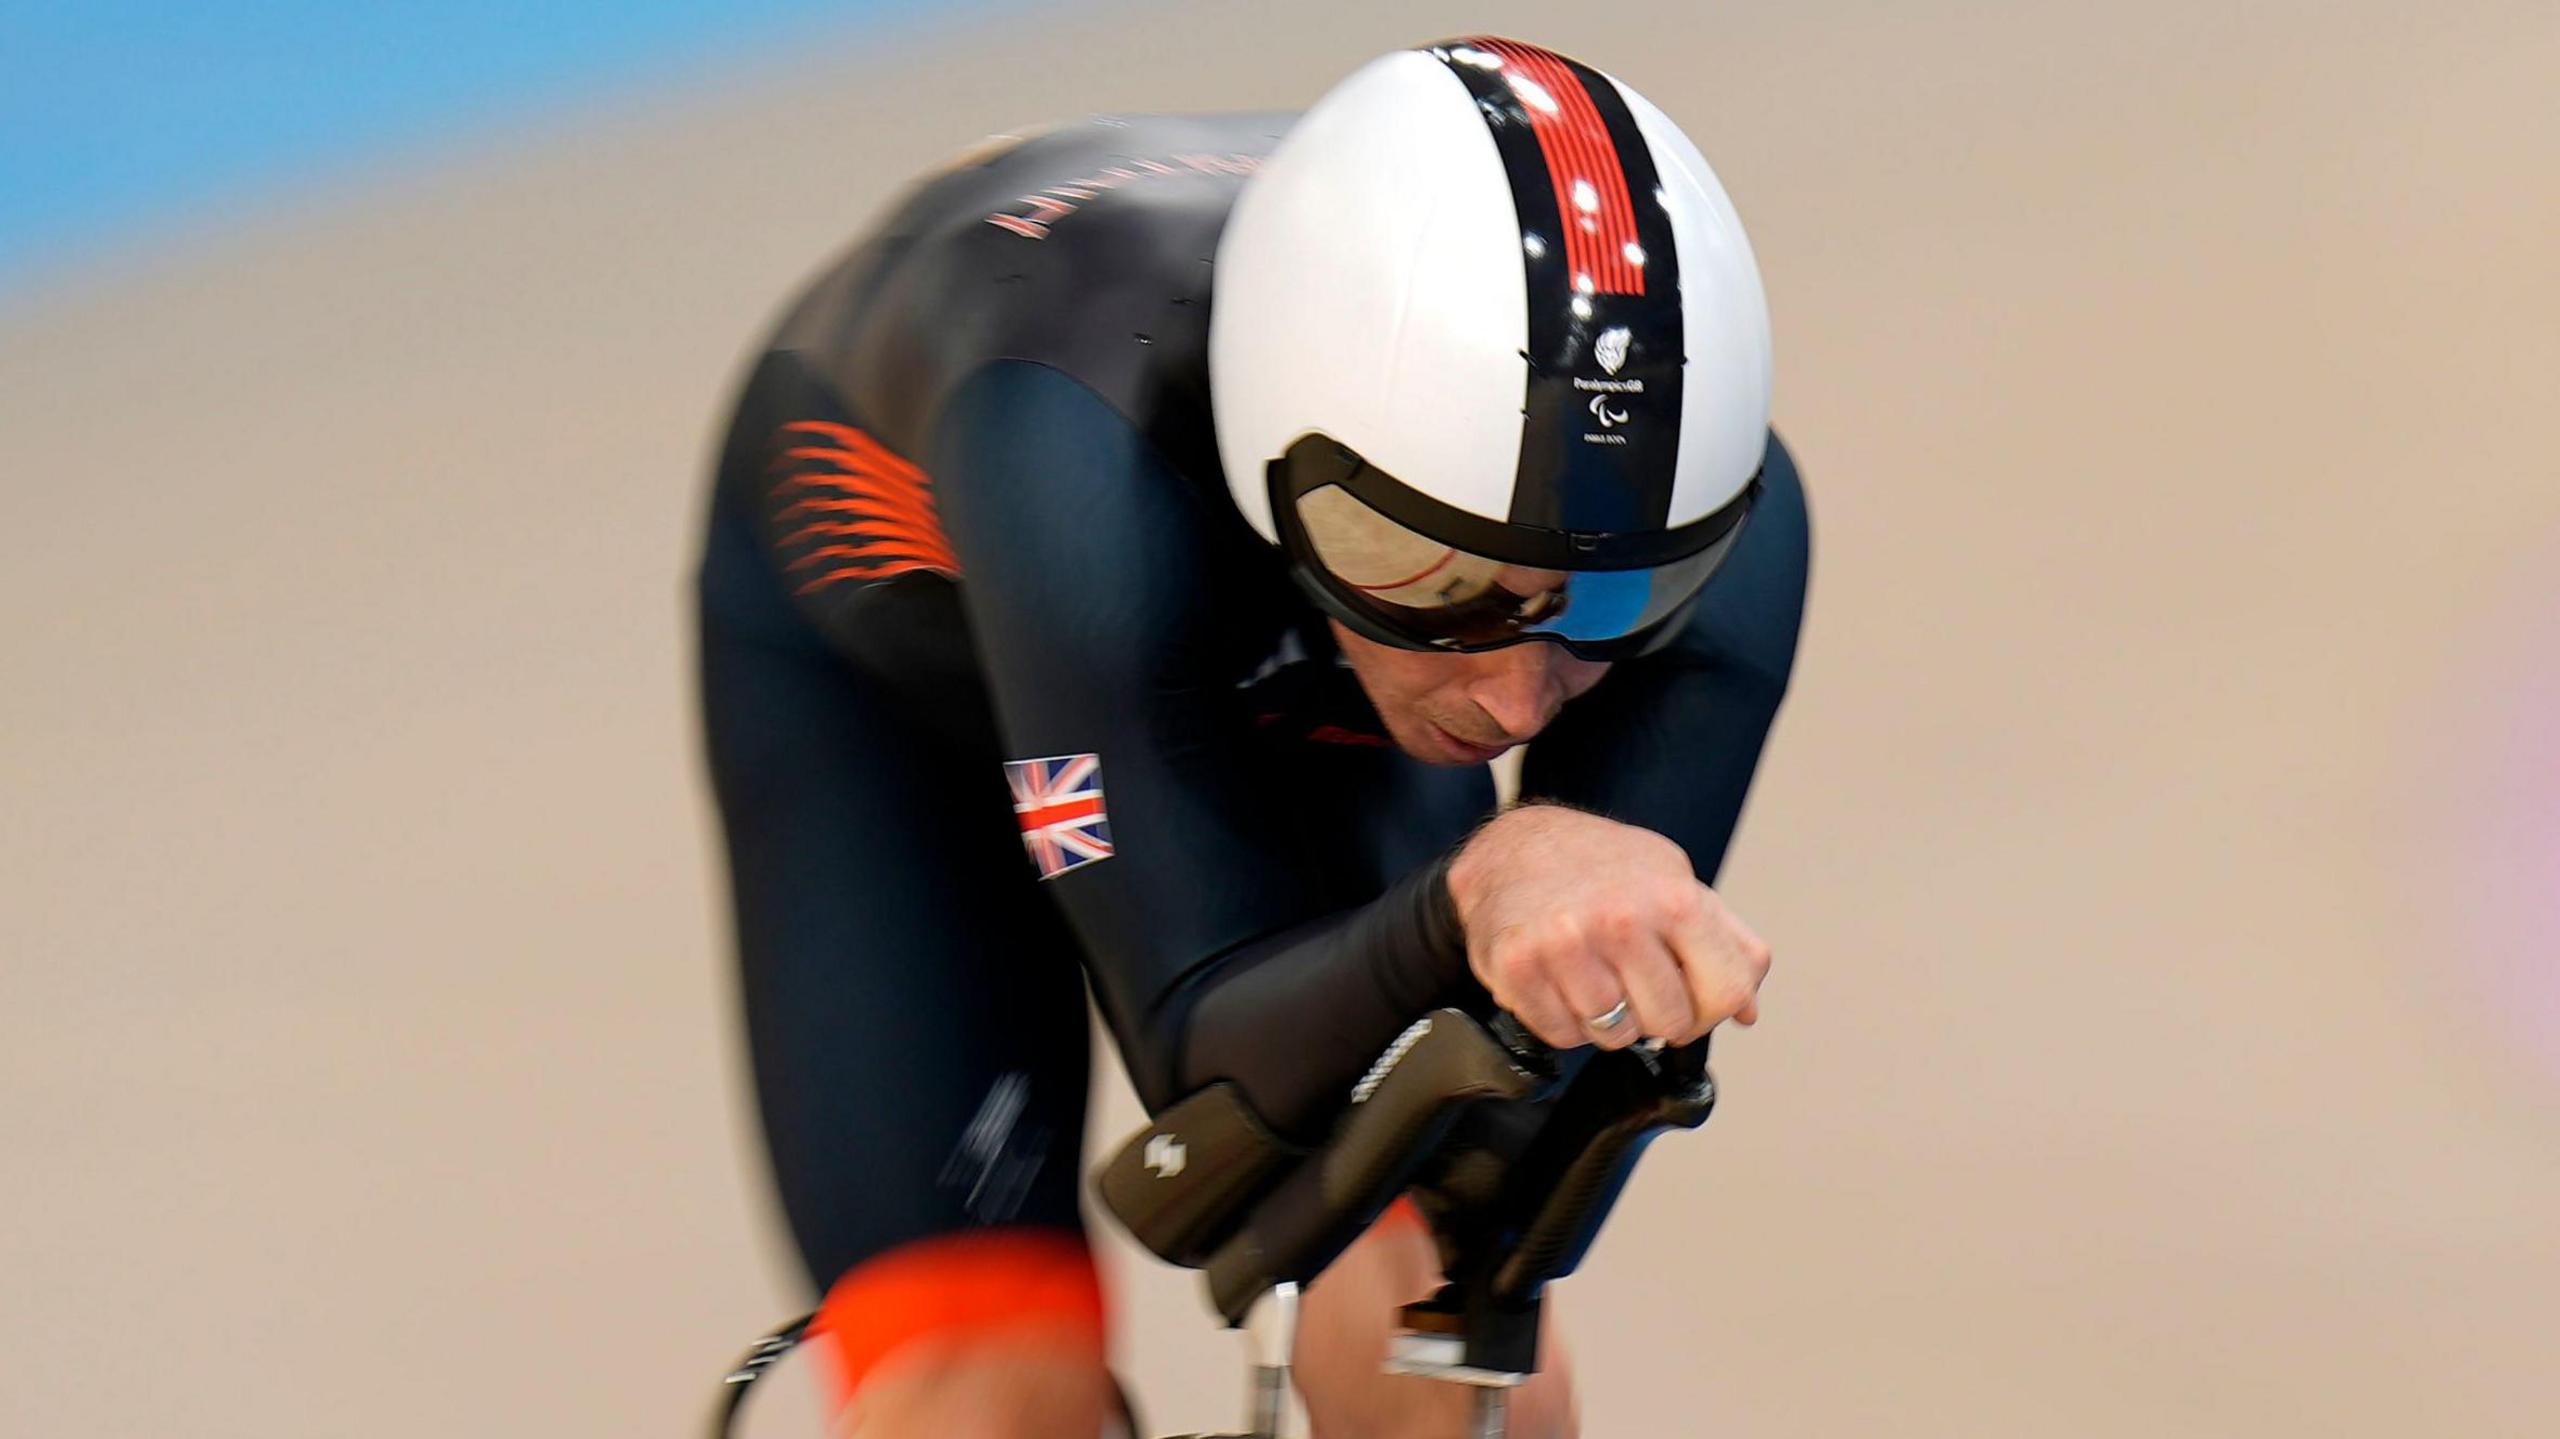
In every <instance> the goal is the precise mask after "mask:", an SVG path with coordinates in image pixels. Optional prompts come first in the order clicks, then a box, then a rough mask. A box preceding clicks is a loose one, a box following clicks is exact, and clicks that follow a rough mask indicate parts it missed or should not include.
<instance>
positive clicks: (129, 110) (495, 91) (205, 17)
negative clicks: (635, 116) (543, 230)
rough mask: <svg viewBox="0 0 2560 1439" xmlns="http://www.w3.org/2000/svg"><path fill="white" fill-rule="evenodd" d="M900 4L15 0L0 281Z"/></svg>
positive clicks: (1, 161) (838, 0) (6, 36)
mask: <svg viewBox="0 0 2560 1439" xmlns="http://www.w3.org/2000/svg"><path fill="white" fill-rule="evenodd" d="M898 8H901V7H900V4H899V0H729V3H720V4H714V3H708V0H544V3H540V4H525V3H522V0H516V3H509V4H500V3H496V0H447V3H438V4H431V5H416V6H408V5H378V4H362V3H346V0H330V3H322V0H233V3H222V0H214V3H205V4H171V3H168V0H158V3H137V0H50V3H44V0H37V3H28V0H8V3H6V4H0V292H5V291H12V290H19V289H22V288H24V287H26V286H27V285H29V284H31V283H33V282H35V281H36V280H38V279H40V278H41V276H42V274H43V273H44V272H47V271H52V270H55V269H57V268H60V267H65V266H68V265H71V264H75V263H77V262H78V261H79V260H80V259H81V258H83V257H84V256H85V255H87V254H89V253H91V252H93V251H95V250H97V249H98V248H100V247H104V246H116V247H120V246H121V245H123V244H125V243H127V242H129V241H131V240H132V239H134V238H136V237H137V235H139V234H142V233H146V232H148V231H149V230H151V229H154V228H157V227H160V226H164V225H167V224H169V223H172V222H183V221H185V220H186V219H188V218H189V217H191V216H196V215H200V214H203V213H205V212H207V211H208V210H210V209H213V208H216V207H220V208H235V207H238V206H240V205H241V204H243V203H254V201H255V200H256V199H257V198H258V197H259V196H261V195H268V194H275V193H279V192H281V191H283V190H284V189H286V188H288V187H290V186H292V185H293V184H295V183H296V182H301V181H308V180H311V179H315V178H320V177H326V176H332V175H336V174H342V173H348V172H351V171H353V170H355V169H356V167H357V166H358V164H359V163H360V162H362V161H363V160H365V159H366V158H367V157H370V156H375V155H378V154H381V153H382V152H384V151H392V150H401V149H406V148H409V147H415V146H423V145H431V144H434V143H436V142H438V141H441V140H446V139H449V138H452V137H457V136H462V135H468V134H471V133H474V132H477V131H481V130H484V129H487V128H491V127H495V126H500V125H506V124H510V123H515V122H520V121H522V120H525V119H528V118H533V117H537V116H539V115H541V114H543V113H545V112H547V111H549V110H551V109H552V108H554V107H557V106H560V105H563V104H577V103H581V102H587V101H595V100H600V99H605V98H609V97H611V96H613V95H615V94H616V93H618V92H621V91H625V90H628V89H630V88H632V87H635V86H642V85H645V84H647V83H648V82H649V81H650V80H651V79H653V78H660V77H663V78H664V79H666V80H667V81H669V82H670V83H674V82H676V81H678V80H679V79H680V78H682V77H685V76H688V75H690V76H694V77H696V78H698V76H699V73H700V70H701V68H702V66H703V64H704V63H705V62H706V61H710V62H715V63H716V62H721V61H727V60H732V59H738V58H742V57H744V56H746V55H749V54H752V53H757V52H770V51H771V50H773V49H774V48H775V47H776V46H777V45H778V44H779V43H781V42H783V41H786V40H788V39H790V38H791V37H792V36H794V35H795V34H803V33H805V34H809V35H813V36H814V35H821V34H825V33H828V32H829V30H830V29H831V28H833V27H832V22H841V21H844V20H846V19H848V18H849V17H855V16H862V15H877V14H881V13H884V12H889V11H893V10H896V9H898Z"/></svg>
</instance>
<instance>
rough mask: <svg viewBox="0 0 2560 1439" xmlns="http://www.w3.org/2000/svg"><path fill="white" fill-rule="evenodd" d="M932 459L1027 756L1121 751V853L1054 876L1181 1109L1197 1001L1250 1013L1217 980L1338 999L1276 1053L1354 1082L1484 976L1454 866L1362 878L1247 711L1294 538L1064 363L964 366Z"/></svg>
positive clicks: (1010, 744)
mask: <svg viewBox="0 0 2560 1439" xmlns="http://www.w3.org/2000/svg"><path fill="white" fill-rule="evenodd" d="M927 468H928V469H930V470H931V471H932V472H933V473H934V475H935V477H936V483H937V489H938V492H939V494H940V496H941V506H942V516H943V520H944V523H945V524H946V526H947V527H948V531H949V534H950V536H951V540H952V543H953V546H954V548H955V549H956V551H957V553H958V555H959V559H960V563H961V567H962V570H963V574H964V578H963V580H962V583H961V586H960V588H961V592H962V595H963V597H964V599H965V602H966V606H967V611H968V618H969V624H970V629H971V632H972V634H973V636H974V638H975V641H976V643H977V648H978V654H979V657H980V660H981V663H982V665H983V667H984V671H985V674H986V677H987V682H988V686H989V689H990V690H991V692H992V694H993V697H994V701H995V708H996V713H997V720H998V724H999V727H1000V728H1001V730H1002V732H1003V737H1004V744H1005V754H1006V756H1007V757H1008V758H1009V759H1032V758H1043V757H1053V756H1085V755H1090V756H1094V757H1095V758H1096V760H1097V762H1098V765H1099V774H1100V783H1101V789H1102V797H1103V803H1104V805H1105V808H1106V812H1107V814H1108V823H1109V843H1110V847H1111V851H1112V852H1111V854H1110V856H1109V857H1108V858H1107V859H1102V860H1098V861H1094V862H1088V863H1083V864H1079V865H1077V866H1075V867H1074V868H1072V869H1069V870H1067V871H1065V872H1064V873H1062V874H1059V875H1058V876H1057V877H1056V878H1055V879H1054V880H1053V881H1051V883H1050V885H1049V888H1050V890H1051V892H1052V893H1053V894H1054V896H1055V897H1056V899H1057V902H1058V903H1059V905H1060V906H1061V907H1062V908H1063V910H1064V912H1065V913H1066V915H1067V918H1068V921H1069V923H1070V925H1071V926H1072V928H1073V929H1074V931H1075V933H1076V935H1077V938H1078V940H1079V942H1080V943H1081V944H1082V945H1083V946H1084V949H1085V951H1086V961H1087V964H1088V965H1089V966H1090V972H1091V974H1092V976H1093V979H1094V983H1095V989H1096V991H1097V994H1098V996H1099V998H1100V1000H1101V1003H1102V1006H1103V1009H1104V1014H1105V1017H1106V1019H1107V1020H1108V1021H1109V1022H1110V1023H1111V1025H1112V1028H1113V1030H1114V1032H1115V1033H1116V1035H1117V1036H1118V1038H1119V1040H1120V1043H1121V1047H1122V1050H1123V1052H1124V1055H1125V1057H1126V1059H1127V1061H1128V1064H1129V1068H1130V1072H1131V1075H1132V1078H1133V1079H1134V1080H1135V1081H1136V1083H1137V1086H1138V1090H1139V1094H1140V1096H1141V1098H1142V1099H1144V1100H1145V1101H1146V1103H1147V1104H1148V1106H1149V1107H1150V1108H1151V1109H1152V1108H1158V1107H1161V1106H1162V1105H1163V1104H1165V1103H1168V1102H1170V1101H1171V1100H1172V1099H1173V1098H1176V1097H1179V1094H1180V1093H1181V1092H1183V1090H1182V1087H1181V1086H1182V1081H1183V1079H1184V1078H1185V1077H1186V1076H1188V1077H1196V1076H1197V1075H1198V1074H1199V1073H1200V1072H1201V1066H1200V1065H1198V1064H1193V1065H1185V1064H1183V1063H1182V1051H1183V1048H1184V1042H1183V1033H1184V1031H1185V1029H1186V1028H1187V1025H1188V1018H1189V1015H1190V1013H1191V1012H1192V1010H1193V1009H1194V1008H1195V1007H1197V1008H1200V1009H1204V1010H1206V1011H1208V1012H1212V1013H1218V1014H1232V1013H1234V1012H1235V1011H1234V1009H1233V1007H1232V1006H1229V1005H1223V1004H1220V1003H1218V1002H1217V1000H1216V995H1217V991H1218V990H1220V989H1221V988H1222V987H1223V986H1224V984H1225V983H1227V982H1230V981H1234V980H1240V979H1242V978H1243V977H1245V976H1248V975H1251V976H1260V977H1261V982H1262V983H1265V984H1272V983H1278V984H1279V985H1280V988H1281V989H1283V990H1285V991H1287V992H1289V993H1291V994H1292V995H1294V996H1295V997H1297V998H1298V999H1299V1000H1301V1001H1312V1002H1314V1003H1315V1004H1317V1005H1318V1006H1322V1005H1324V1004H1326V1003H1328V1002H1330V1003H1331V1010H1330V1013H1331V1015H1332V1022H1331V1023H1330V1024H1329V1025H1328V1026H1327V1027H1325V1028H1323V1029H1322V1030H1320V1031H1319V1032H1316V1033H1307V1032H1300V1033H1298V1034H1295V1035H1287V1036H1285V1038H1286V1041H1287V1042H1286V1044H1284V1045H1283V1046H1281V1047H1280V1048H1277V1049H1271V1050H1270V1051H1269V1052H1268V1054H1266V1055H1265V1056H1264V1058H1265V1059H1267V1060H1269V1061H1271V1064H1272V1068H1273V1073H1274V1074H1276V1075H1277V1076H1278V1077H1279V1078H1280V1079H1284V1080H1287V1081H1289V1082H1288V1083H1287V1084H1286V1085H1285V1086H1283V1087H1285V1088H1288V1089H1289V1090H1290V1091H1291V1092H1293V1093H1294V1092H1297V1091H1298V1089H1299V1088H1300V1087H1301V1086H1302V1085H1303V1087H1304V1089H1305V1091H1306V1092H1309V1093H1333V1092H1337V1091H1347V1089H1348V1086H1349V1085H1350V1084H1351V1083H1352V1082H1353V1080H1355V1079H1356V1078H1357V1076H1358V1074H1359V1072H1360V1071H1361V1069H1362V1068H1363V1067H1365V1066H1366V1065H1367V1064H1368V1062H1369V1061H1370V1060H1371V1059H1374V1058H1375V1057H1376V1055H1377V1053H1378V1052H1379V1051H1380V1050H1381V1049H1383V1048H1384V1047H1385V1046H1386V1045H1387V1044H1388V1043H1389V1042H1390V1041H1391V1040H1392V1039H1393V1038H1394V1036H1395V1034H1396V1032H1397V1031H1398V1030H1399V1029H1401V1028H1402V1026H1403V1025H1404V1023H1405V1022H1406V1021H1408V1020H1409V1019H1411V1018H1412V1017H1413V1015H1414V1014H1416V1013H1419V1012H1420V1010H1421V1009H1423V1008H1428V1007H1429V1000H1427V999H1424V1000H1419V1001H1417V1000H1416V999H1415V996H1417V995H1423V994H1426V993H1428V994H1436V993H1437V991H1438V990H1439V989H1440V988H1441V987H1442V986H1441V980H1442V979H1443V978H1446V977H1449V976H1452V975H1454V976H1458V977H1462V976H1463V975H1464V974H1465V971H1466V961H1465V953H1464V946H1463V945H1462V944H1459V943H1457V942H1456V941H1455V938H1454V929H1455V926H1454V922H1452V921H1450V920H1449V919H1448V917H1447V914H1446V904H1447V900H1446V892H1445V889H1444V888H1442V887H1441V885H1440V883H1439V879H1438V876H1437V869H1436V867H1426V868H1428V869H1429V871H1430V872H1428V873H1426V874H1423V875H1420V876H1416V877H1412V878H1410V879H1408V880H1407V881H1406V882H1404V883H1399V884H1395V885H1392V886H1390V887H1389V888H1388V889H1387V892H1386V893H1385V894H1384V895H1383V896H1380V895H1379V893H1378V887H1377V885H1375V884H1374V883H1373V884H1370V885H1369V886H1368V887H1367V889H1366V891H1365V892H1353V890H1354V889H1356V888H1357V887H1356V886H1354V887H1352V889H1346V887H1345V885H1344V884H1343V882H1342V877H1341V875H1340V873H1339V871H1338V869H1335V868H1333V867H1330V866H1328V864H1327V862H1326V847H1325V846H1324V845H1322V844H1321V843H1311V842H1310V838H1309V832H1308V829H1307V824H1306V818H1305V815H1304V814H1303V813H1302V808H1303V802H1304V801H1305V800H1306V798H1307V797H1306V796H1304V795H1303V794H1301V793H1297V792H1293V787H1292V784H1291V782H1290V779H1289V773H1290V772H1289V771H1288V770H1287V769H1286V768H1285V767H1284V766H1275V765H1273V764H1271V763H1268V762H1266V752H1265V751H1264V750H1263V749H1262V748H1261V746H1262V745H1263V744H1264V743H1265V742H1263V741H1260V740H1258V739H1257V737H1256V736H1255V735H1254V734H1253V733H1251V726H1250V725H1247V724H1242V723H1239V722H1238V719H1237V711H1236V704H1235V683H1236V681H1237V680H1238V679H1239V678H1240V677H1241V676H1242V675H1243V674H1244V673H1246V672H1247V671H1249V670H1250V669H1251V667H1252V665H1253V663H1254V659H1255V654H1254V649H1255V647H1256V646H1257V645H1264V644H1267V643H1268V642H1269V641H1270V639H1271V638H1272V636H1273V634H1274V633H1275V632H1276V631H1275V629H1274V624H1275V621H1274V619H1273V615H1274V613H1276V611H1274V610H1273V609H1272V607H1273V606H1274V605H1275V604H1277V603H1280V602H1282V601H1285V600H1287V599H1288V598H1289V596H1288V591H1287V586H1286V584H1285V582H1275V581H1274V579H1273V578H1272V576H1271V574H1270V573H1268V571H1270V570H1271V569H1272V567H1273V562H1272V561H1271V560H1270V558H1269V556H1268V555H1267V554H1264V553H1262V552H1261V550H1260V547H1259V545H1258V543H1255V544H1246V543H1241V542H1240V541H1250V540H1251V538H1252V537H1251V536H1250V534H1249V532H1246V531H1245V530H1244V528H1243V526H1242V525H1241V524H1240V523H1238V522H1236V521H1235V520H1234V518H1233V516H1232V515H1231V514H1227V513H1225V512H1224V511H1223V510H1219V509H1216V508H1213V507H1212V506H1211V504H1210V501H1211V500H1212V499H1213V498H1214V499H1215V500H1217V501H1218V503H1219V504H1221V505H1223V503H1224V497H1223V496H1211V495H1209V494H1207V493H1205V492H1204V491H1203V490H1202V489H1201V488H1199V487H1196V486H1194V485H1193V484H1192V483H1191V482H1190V481H1189V480H1186V479H1184V478H1183V477H1182V476H1181V475H1180V474H1178V473H1176V472H1175V471H1173V470H1172V469H1171V468H1170V467H1169V466H1167V465H1166V464H1165V463H1164V461H1163V460H1162V459H1161V458H1160V457H1159V456H1158V455H1157V454H1156V453H1155V452H1154V451H1153V450H1152V449H1151V448H1150V447H1149V446H1148V444H1147V442H1146V440H1145V438H1144V437H1143V436H1142V435H1141V433H1140V432H1139V431H1138V429H1137V428H1136V427H1135V426H1133V425H1132V424H1131V423H1130V422H1129V421H1128V420H1127V419H1125V418H1124V417H1122V416H1121V415H1120V414H1119V413H1118V412H1117V411H1115V410H1114V409H1113V408H1112V407H1111V406H1109V405H1108V404H1106V403H1104V402H1103V401H1102V400H1101V399H1100V398H1098V397H1097V396H1096V395H1095V394H1094V393H1093V392H1092V391H1091V390H1089V389H1087V388H1085V387H1084V386H1083V385H1081V384H1080V383H1078V382H1077V381H1076V380H1074V379H1073V378H1071V377H1069V376H1067V375H1065V374H1063V373H1062V372H1060V371H1057V370H1054V369H1049V368H1046V367H1043V366H1039V365H1033V364H1028V363H1024V362H1019V361H1000V362H997V363H995V364H993V365H990V366H988V367H987V368H986V369H984V370H982V371H980V372H979V373H978V374H976V375H975V376H973V377H972V378H971V379H970V380H968V381H966V382H965V383H963V384H962V385H961V386H960V387H959V388H958V389H957V390H956V391H955V393H954V394H953V395H952V397H951V398H950V400H949V401H948V402H947V403H946V405H945V407H944V410H943V412H942V416H941V418H940V420H939V422H938V423H937V424H936V425H935V427H934V440H933V444H932V447H931V459H930V460H929V462H928V465H927ZM1248 572H1249V573H1248ZM1248 580H1250V581H1251V582H1250V583H1247V581H1248ZM1319 839H1320V836H1319ZM1434 896H1437V898H1436V899H1435V898H1434ZM1275 936H1276V937H1277V938H1274V937H1275ZM1236 960H1249V961H1250V962H1242V963H1237V962H1226V963H1214V967H1213V962H1218V961H1236ZM1453 966H1454V968H1452V967H1453ZM1284 976H1285V983H1283V982H1281V981H1282V979H1283V977H1284ZM1327 996H1347V998H1340V999H1336V1000H1332V1001H1328V1000H1327V998H1326V997H1327ZM1416 1003H1418V1004H1419V1007H1418V1008H1415V1007H1411V1006H1412V1005H1414V1004H1416ZM1243 1028H1251V1027H1250V1026H1244V1027H1240V1028H1239V1029H1237V1030H1229V1031H1227V1032H1230V1033H1234V1032H1240V1030H1241V1029H1243ZM1261 1032H1262V1033H1263V1034H1264V1035H1265V1036H1266V1037H1280V1036H1275V1035H1274V1032H1273V1031H1272V1030H1271V1028H1270V1027H1269V1026H1263V1027H1262V1028H1261ZM1208 1058H1209V1060H1210V1063H1209V1065H1208V1066H1207V1067H1208V1068H1209V1069H1210V1070H1213V1071H1221V1072H1223V1071H1222V1070H1221V1065H1220V1064H1219V1063H1218V1061H1219V1060H1221V1059H1222V1058H1224V1056H1215V1055H1211V1056H1208ZM1248 1094H1249V1095H1251V1096H1252V1097H1254V1098H1256V1100H1257V1102H1262V1100H1261V1096H1260V1095H1259V1094H1258V1093H1256V1092H1255V1091H1254V1090H1252V1089H1250V1088H1249V1089H1248Z"/></svg>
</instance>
